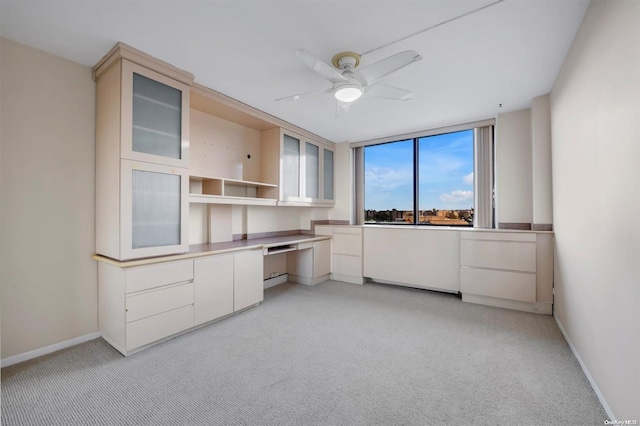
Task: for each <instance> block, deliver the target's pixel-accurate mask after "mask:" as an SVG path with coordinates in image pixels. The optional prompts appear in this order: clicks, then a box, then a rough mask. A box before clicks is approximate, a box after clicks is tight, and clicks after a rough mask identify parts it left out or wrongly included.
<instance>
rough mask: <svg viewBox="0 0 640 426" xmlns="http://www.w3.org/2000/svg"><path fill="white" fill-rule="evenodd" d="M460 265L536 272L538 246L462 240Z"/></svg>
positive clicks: (533, 244)
mask: <svg viewBox="0 0 640 426" xmlns="http://www.w3.org/2000/svg"><path fill="white" fill-rule="evenodd" d="M460 265H461V266H476V267H480V268H494V269H507V270H511V271H521V272H536V244H535V243H521V242H502V241H478V240H475V241H470V240H462V241H460Z"/></svg>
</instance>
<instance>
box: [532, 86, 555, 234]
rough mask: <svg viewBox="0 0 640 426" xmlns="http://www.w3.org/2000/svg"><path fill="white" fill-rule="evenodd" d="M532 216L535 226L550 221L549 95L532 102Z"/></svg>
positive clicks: (547, 223) (551, 210)
mask: <svg viewBox="0 0 640 426" xmlns="http://www.w3.org/2000/svg"><path fill="white" fill-rule="evenodd" d="M531 165H532V169H531V173H532V181H531V189H532V197H533V199H532V207H533V212H532V218H533V223H534V224H538V225H551V224H553V204H552V202H551V200H552V183H551V105H550V98H549V95H544V96H538V97H537V98H534V99H533V100H532V101H531Z"/></svg>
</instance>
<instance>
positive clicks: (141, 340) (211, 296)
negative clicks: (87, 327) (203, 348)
mask: <svg viewBox="0 0 640 426" xmlns="http://www.w3.org/2000/svg"><path fill="white" fill-rule="evenodd" d="M262 265H263V261H262V251H261V250H247V251H240V252H236V253H226V254H219V255H212V256H206V257H202V258H197V259H186V260H177V261H171V262H164V263H157V264H151V265H145V266H137V267H128V268H121V267H119V266H115V265H113V264H109V263H105V262H99V263H98V316H99V328H100V333H101V334H102V337H103V338H104V339H105V340H106V341H107V342H109V343H110V344H111V345H112V346H113V347H114V348H116V349H117V350H118V351H120V352H121V353H122V354H123V355H130V354H132V353H135V352H137V351H139V350H141V349H143V348H144V347H146V346H147V345H150V344H152V343H155V342H158V341H161V340H163V339H166V338H169V337H171V336H174V335H176V334H178V333H181V332H184V331H187V330H189V329H191V328H193V327H195V326H198V325H202V324H205V323H207V322H210V321H213V320H216V319H219V318H222V317H224V316H226V315H229V314H232V313H234V312H237V311H240V310H242V309H245V308H247V307H250V306H253V305H256V304H258V303H260V302H261V301H262V300H263V284H262Z"/></svg>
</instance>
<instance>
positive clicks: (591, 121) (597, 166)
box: [551, 0, 640, 420]
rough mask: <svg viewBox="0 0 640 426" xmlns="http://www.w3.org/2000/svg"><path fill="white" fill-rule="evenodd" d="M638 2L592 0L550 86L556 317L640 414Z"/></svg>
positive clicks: (610, 396)
mask: <svg viewBox="0 0 640 426" xmlns="http://www.w3.org/2000/svg"><path fill="white" fill-rule="evenodd" d="M639 42H640V2H638V1H637V0H629V1H621V0H615V1H613V0H607V1H599V0H598V1H593V2H592V3H591V5H590V6H589V9H588V10H587V14H586V16H585V19H584V21H583V23H582V26H581V27H580V30H579V32H578V34H577V35H576V38H575V40H574V42H573V45H572V46H571V49H570V51H569V54H568V56H567V58H566V60H565V62H564V64H563V66H562V69H561V71H560V74H559V76H558V78H557V80H556V82H555V84H554V87H553V90H552V92H551V119H552V141H553V142H552V154H553V167H552V170H553V186H554V187H553V216H554V227H555V236H556V261H555V316H556V318H557V319H558V320H559V322H560V323H561V324H562V326H563V327H564V329H565V331H566V333H567V336H568V338H569V340H570V341H571V342H572V344H573V345H574V347H575V349H576V351H577V353H578V354H579V357H580V358H581V359H582V361H583V363H584V365H585V366H586V369H587V370H588V372H589V373H590V375H591V377H592V378H593V381H594V383H595V385H596V388H597V389H599V391H600V392H601V395H602V396H603V397H604V400H605V401H606V404H607V405H608V407H609V409H610V411H611V412H612V413H613V415H614V416H615V418H617V419H618V420H626V419H635V420H640V355H639V354H640V316H639V313H640V266H639V264H640V263H639V258H638V256H639V254H640V226H639V225H638V213H639V212H640V48H639V46H640V45H639Z"/></svg>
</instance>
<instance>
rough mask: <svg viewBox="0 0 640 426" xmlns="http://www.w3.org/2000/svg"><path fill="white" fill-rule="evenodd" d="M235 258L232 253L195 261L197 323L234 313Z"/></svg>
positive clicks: (195, 316)
mask: <svg viewBox="0 0 640 426" xmlns="http://www.w3.org/2000/svg"><path fill="white" fill-rule="evenodd" d="M233 258H234V254H233V253H230V254H219V255H217V256H207V257H201V258H198V259H195V260H194V261H193V272H194V274H193V275H194V287H195V304H194V308H195V312H194V314H195V315H194V318H195V325H200V324H204V323H205V322H209V321H212V320H214V319H216V318H220V317H223V316H225V315H229V314H231V313H233Z"/></svg>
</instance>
